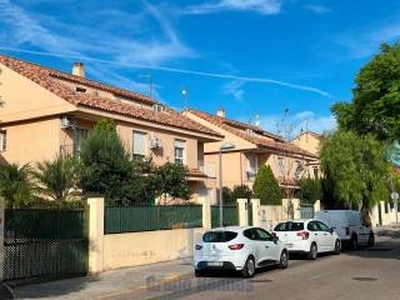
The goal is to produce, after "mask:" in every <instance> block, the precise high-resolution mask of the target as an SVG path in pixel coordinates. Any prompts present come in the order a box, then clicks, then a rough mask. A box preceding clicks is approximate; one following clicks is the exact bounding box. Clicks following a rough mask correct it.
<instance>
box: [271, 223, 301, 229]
mask: <svg viewBox="0 0 400 300" xmlns="http://www.w3.org/2000/svg"><path fill="white" fill-rule="evenodd" d="M274 230H275V231H300V230H304V223H302V222H283V223H279V224H278V225H276V226H275V229H274Z"/></svg>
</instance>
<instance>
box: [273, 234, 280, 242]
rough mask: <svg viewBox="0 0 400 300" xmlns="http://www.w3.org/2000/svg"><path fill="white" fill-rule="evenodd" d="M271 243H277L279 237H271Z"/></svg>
mask: <svg viewBox="0 0 400 300" xmlns="http://www.w3.org/2000/svg"><path fill="white" fill-rule="evenodd" d="M272 241H273V242H274V243H277V242H278V241H279V237H278V236H277V235H275V236H273V237H272Z"/></svg>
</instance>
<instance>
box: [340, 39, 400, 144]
mask: <svg viewBox="0 0 400 300" xmlns="http://www.w3.org/2000/svg"><path fill="white" fill-rule="evenodd" d="M355 83H356V86H355V88H354V89H353V99H352V102H351V103H338V104H336V105H334V106H333V108H332V111H333V113H334V114H335V116H336V118H337V120H338V123H339V126H340V128H342V129H345V130H354V131H356V132H357V133H359V134H361V135H364V134H369V133H373V134H376V136H377V137H378V138H379V139H380V140H388V141H394V140H398V139H399V137H400V118H399V115H400V44H399V43H395V44H393V45H388V44H383V45H382V46H381V51H380V53H379V54H377V55H375V56H374V57H373V58H372V60H371V61H370V62H368V63H367V64H366V65H365V66H364V67H363V68H362V69H361V70H360V72H359V73H358V75H357V76H356V79H355Z"/></svg>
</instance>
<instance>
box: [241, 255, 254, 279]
mask: <svg viewBox="0 0 400 300" xmlns="http://www.w3.org/2000/svg"><path fill="white" fill-rule="evenodd" d="M255 273H256V263H255V261H254V258H253V257H252V256H249V257H248V258H247V260H246V263H245V264H244V268H243V270H242V277H243V278H250V277H253V276H254V274H255Z"/></svg>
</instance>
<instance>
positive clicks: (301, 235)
mask: <svg viewBox="0 0 400 300" xmlns="http://www.w3.org/2000/svg"><path fill="white" fill-rule="evenodd" d="M272 234H275V235H276V236H278V237H279V239H280V240H281V241H282V242H283V243H285V245H286V247H287V249H288V250H289V252H298V253H305V254H307V257H308V258H309V259H312V260H315V259H316V258H317V256H318V253H322V252H334V253H336V254H340V251H341V241H340V238H339V236H338V235H337V233H336V232H335V231H334V230H333V229H332V228H330V227H329V226H328V225H326V224H325V223H323V222H322V221H319V220H314V219H307V220H293V221H284V222H281V223H279V224H278V225H276V226H275V228H274V230H273V232H272Z"/></svg>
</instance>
